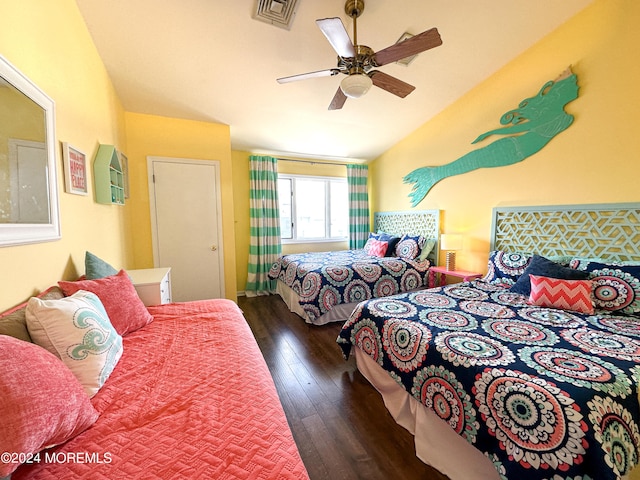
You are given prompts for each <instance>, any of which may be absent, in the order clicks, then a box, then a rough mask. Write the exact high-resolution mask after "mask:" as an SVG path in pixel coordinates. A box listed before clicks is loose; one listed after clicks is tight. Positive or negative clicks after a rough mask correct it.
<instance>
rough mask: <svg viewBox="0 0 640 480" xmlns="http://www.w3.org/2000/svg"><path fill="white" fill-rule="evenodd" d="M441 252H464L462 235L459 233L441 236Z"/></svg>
mask: <svg viewBox="0 0 640 480" xmlns="http://www.w3.org/2000/svg"><path fill="white" fill-rule="evenodd" d="M440 249H441V250H451V251H455V250H462V235H460V234H457V233H443V234H442V235H440Z"/></svg>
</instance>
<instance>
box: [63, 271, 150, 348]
mask: <svg viewBox="0 0 640 480" xmlns="http://www.w3.org/2000/svg"><path fill="white" fill-rule="evenodd" d="M58 285H60V288H62V291H63V292H64V293H65V295H73V294H74V293H76V292H77V291H78V290H87V291H89V292H93V293H95V294H96V295H97V296H98V298H99V299H100V301H101V302H102V304H103V305H104V308H105V310H106V311H107V315H109V319H110V320H111V324H112V325H113V326H114V327H115V329H116V332H118V333H119V334H120V335H126V334H127V333H131V332H133V331H135V330H138V329H139V328H142V327H144V326H145V325H148V324H149V323H151V322H152V321H153V317H152V316H151V314H150V313H149V311H148V310H147V307H145V306H144V303H142V300H140V297H139V296H138V292H136V289H135V287H134V286H133V284H132V283H131V279H130V278H129V275H127V273H126V272H125V271H124V270H120V271H119V272H118V273H117V274H116V275H110V276H108V277H104V278H98V279H95V280H80V281H77V282H64V281H63V282H58Z"/></svg>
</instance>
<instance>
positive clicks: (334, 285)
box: [269, 250, 430, 321]
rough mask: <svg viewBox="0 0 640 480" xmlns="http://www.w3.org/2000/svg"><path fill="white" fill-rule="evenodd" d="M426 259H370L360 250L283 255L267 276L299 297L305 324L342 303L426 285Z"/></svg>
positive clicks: (392, 293) (387, 294) (370, 257)
mask: <svg viewBox="0 0 640 480" xmlns="http://www.w3.org/2000/svg"><path fill="white" fill-rule="evenodd" d="M429 265H430V264H429V261H428V260H423V261H419V260H405V259H402V258H398V257H372V256H369V255H367V254H366V253H365V252H364V250H340V251H336V252H316V253H300V254H294V255H284V256H282V257H280V258H279V259H278V261H277V262H276V263H274V264H273V266H272V267H271V270H270V271H269V276H270V277H271V278H273V279H279V280H281V281H282V282H284V283H285V284H286V285H287V286H288V287H290V288H291V289H292V290H293V291H294V292H296V293H297V294H298V296H299V297H300V299H299V303H300V306H301V307H302V308H303V310H304V311H305V312H306V314H307V317H308V319H309V321H313V320H314V319H316V318H318V317H320V316H321V315H324V314H325V313H327V312H328V311H329V310H331V308H332V307H334V306H335V305H338V304H342V303H357V302H361V301H363V300H368V299H370V298H380V297H386V296H389V295H395V294H397V293H402V292H408V291H410V290H415V289H417V288H420V287H423V286H426V285H427V271H428V269H429Z"/></svg>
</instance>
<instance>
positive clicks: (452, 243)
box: [440, 233, 462, 271]
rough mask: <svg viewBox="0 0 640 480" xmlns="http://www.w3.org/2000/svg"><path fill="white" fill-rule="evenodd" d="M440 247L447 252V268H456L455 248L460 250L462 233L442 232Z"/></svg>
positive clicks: (451, 269)
mask: <svg viewBox="0 0 640 480" xmlns="http://www.w3.org/2000/svg"><path fill="white" fill-rule="evenodd" d="M440 249H441V250H445V251H446V252H447V263H446V268H447V270H450V271H454V270H455V269H456V250H462V235H459V234H456V233H443V234H442V235H440Z"/></svg>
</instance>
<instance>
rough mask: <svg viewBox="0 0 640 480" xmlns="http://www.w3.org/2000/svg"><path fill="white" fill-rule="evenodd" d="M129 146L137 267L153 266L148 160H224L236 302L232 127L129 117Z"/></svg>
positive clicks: (227, 249) (229, 274) (230, 292)
mask: <svg viewBox="0 0 640 480" xmlns="http://www.w3.org/2000/svg"><path fill="white" fill-rule="evenodd" d="M125 118H126V131H127V138H128V140H129V142H128V146H129V147H128V151H127V154H128V159H129V176H130V192H131V193H130V197H129V202H130V204H131V207H130V214H131V218H130V220H131V225H135V236H134V239H133V253H134V266H135V268H151V267H153V248H152V241H151V219H150V212H149V186H148V183H147V156H159V157H173V158H188V159H196V160H217V161H218V162H220V184H221V185H220V188H221V197H222V229H223V241H224V246H223V248H224V250H223V252H224V272H225V296H226V297H227V298H229V299H232V300H235V299H236V293H237V292H236V253H235V250H236V246H235V234H234V218H233V217H234V216H233V211H234V207H233V202H234V199H233V180H232V172H231V170H232V169H231V139H230V130H229V127H228V126H227V125H221V124H216V123H207V122H196V121H191V120H180V119H175V118H167V117H158V116H154V115H142V114H138V113H129V112H127V113H126V114H125Z"/></svg>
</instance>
